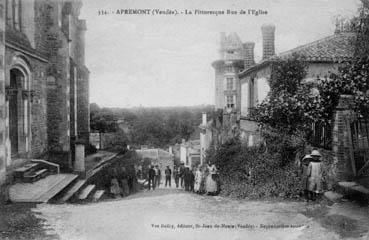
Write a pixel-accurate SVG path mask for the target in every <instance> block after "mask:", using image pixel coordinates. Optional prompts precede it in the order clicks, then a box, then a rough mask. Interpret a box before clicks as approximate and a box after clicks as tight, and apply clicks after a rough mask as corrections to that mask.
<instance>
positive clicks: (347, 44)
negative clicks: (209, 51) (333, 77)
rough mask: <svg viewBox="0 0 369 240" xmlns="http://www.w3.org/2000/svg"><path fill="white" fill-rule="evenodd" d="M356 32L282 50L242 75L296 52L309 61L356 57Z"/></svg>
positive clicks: (342, 60)
mask: <svg viewBox="0 0 369 240" xmlns="http://www.w3.org/2000/svg"><path fill="white" fill-rule="evenodd" d="M354 41H355V33H352V32H341V33H336V34H334V35H331V36H328V37H325V38H322V39H319V40H317V41H314V42H311V43H308V44H304V45H301V46H299V47H296V48H293V49H291V50H288V51H285V52H282V53H280V54H278V55H277V56H272V57H271V58H268V59H264V60H262V61H261V62H259V63H258V64H256V65H254V66H252V67H250V68H248V69H246V70H244V71H243V72H242V73H240V75H245V74H248V73H249V72H252V71H254V70H257V69H260V68H262V67H264V66H267V65H268V64H269V63H271V62H273V61H274V60H276V59H277V58H282V59H286V58H289V57H291V56H292V55H294V54H298V55H302V56H304V57H305V60H306V61H307V62H332V63H341V62H345V61H350V60H352V58H353V57H354V44H353V43H354Z"/></svg>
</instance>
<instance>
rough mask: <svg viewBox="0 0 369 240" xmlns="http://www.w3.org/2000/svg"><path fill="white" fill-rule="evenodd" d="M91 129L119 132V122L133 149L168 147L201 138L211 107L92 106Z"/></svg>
mask: <svg viewBox="0 0 369 240" xmlns="http://www.w3.org/2000/svg"><path fill="white" fill-rule="evenodd" d="M90 108H91V129H93V130H98V131H99V130H100V129H101V131H105V132H118V131H120V130H119V126H118V124H117V121H118V120H120V121H123V122H124V124H125V125H126V126H127V128H128V131H126V132H124V133H121V134H123V135H125V138H126V139H125V143H126V144H129V145H131V146H140V145H148V146H151V147H167V146H168V145H173V144H176V143H180V142H181V140H182V139H185V140H189V139H194V138H198V137H199V128H198V126H199V125H200V123H201V113H202V112H211V110H212V107H211V106H198V107H196V106H195V107H168V108H142V107H140V108H131V109H114V108H99V107H98V106H97V105H96V104H91V107H90Z"/></svg>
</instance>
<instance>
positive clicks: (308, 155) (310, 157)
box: [302, 154, 313, 161]
mask: <svg viewBox="0 0 369 240" xmlns="http://www.w3.org/2000/svg"><path fill="white" fill-rule="evenodd" d="M308 159H313V157H312V156H311V155H310V154H307V155H305V156H304V157H303V158H302V161H305V160H308Z"/></svg>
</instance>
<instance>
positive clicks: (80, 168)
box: [74, 142, 86, 177]
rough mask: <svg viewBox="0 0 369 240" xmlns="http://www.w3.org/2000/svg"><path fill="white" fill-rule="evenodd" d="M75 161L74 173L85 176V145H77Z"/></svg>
mask: <svg viewBox="0 0 369 240" xmlns="http://www.w3.org/2000/svg"><path fill="white" fill-rule="evenodd" d="M75 149H76V150H75V161H74V171H75V172H77V173H78V174H80V175H81V176H83V177H84V176H85V173H86V169H85V145H84V144H83V143H79V142H77V143H76V145H75Z"/></svg>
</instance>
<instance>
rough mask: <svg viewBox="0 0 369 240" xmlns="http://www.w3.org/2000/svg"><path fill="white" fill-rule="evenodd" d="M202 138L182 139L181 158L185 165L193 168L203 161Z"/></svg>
mask: <svg viewBox="0 0 369 240" xmlns="http://www.w3.org/2000/svg"><path fill="white" fill-rule="evenodd" d="M200 154H201V151H200V140H191V141H187V142H185V141H184V140H183V141H182V144H181V148H180V156H181V157H180V159H181V162H182V163H184V164H185V166H187V167H189V168H191V169H192V168H193V167H196V166H198V165H199V164H200V163H201V160H200V158H201V155H200Z"/></svg>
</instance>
